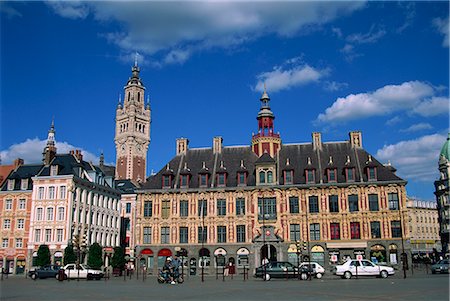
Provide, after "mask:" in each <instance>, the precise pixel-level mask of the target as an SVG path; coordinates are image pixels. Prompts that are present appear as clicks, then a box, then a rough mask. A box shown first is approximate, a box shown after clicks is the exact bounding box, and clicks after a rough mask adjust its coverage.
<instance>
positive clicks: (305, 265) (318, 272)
mask: <svg viewBox="0 0 450 301" xmlns="http://www.w3.org/2000/svg"><path fill="white" fill-rule="evenodd" d="M298 268H299V270H300V271H302V274H301V277H302V279H303V280H305V279H306V278H308V274H307V273H308V272H309V271H310V272H311V274H312V276H315V277H316V278H317V279H320V278H322V276H323V274H324V273H325V269H324V268H323V267H322V266H321V265H320V264H318V263H317V262H314V261H311V262H302V263H301V264H300V265H299V266H298ZM308 269H309V270H308Z"/></svg>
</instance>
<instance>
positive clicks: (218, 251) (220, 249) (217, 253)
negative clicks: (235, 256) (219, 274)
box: [214, 248, 227, 256]
mask: <svg viewBox="0 0 450 301" xmlns="http://www.w3.org/2000/svg"><path fill="white" fill-rule="evenodd" d="M218 255H222V256H225V255H227V251H226V250H225V249H224V248H218V249H216V250H215V251H214V256H218Z"/></svg>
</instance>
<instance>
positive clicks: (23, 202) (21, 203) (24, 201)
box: [19, 199, 27, 210]
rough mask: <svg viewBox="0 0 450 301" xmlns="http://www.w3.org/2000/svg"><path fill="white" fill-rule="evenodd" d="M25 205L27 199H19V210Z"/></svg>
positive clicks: (23, 208)
mask: <svg viewBox="0 0 450 301" xmlns="http://www.w3.org/2000/svg"><path fill="white" fill-rule="evenodd" d="M26 205H27V201H26V200H25V199H20V200H19V210H25V208H26Z"/></svg>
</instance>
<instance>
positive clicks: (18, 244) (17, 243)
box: [16, 238, 23, 248]
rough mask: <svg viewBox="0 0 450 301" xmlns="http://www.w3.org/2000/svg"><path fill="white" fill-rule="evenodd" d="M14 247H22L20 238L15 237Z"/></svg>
mask: <svg viewBox="0 0 450 301" xmlns="http://www.w3.org/2000/svg"><path fill="white" fill-rule="evenodd" d="M16 248H23V240H22V238H16Z"/></svg>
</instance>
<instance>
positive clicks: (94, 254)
mask: <svg viewBox="0 0 450 301" xmlns="http://www.w3.org/2000/svg"><path fill="white" fill-rule="evenodd" d="M87 264H88V266H90V267H92V268H94V269H100V268H101V266H102V265H103V256H102V247H101V246H100V245H99V244H98V243H96V242H94V243H93V244H92V245H91V246H90V247H89V254H88V261H87Z"/></svg>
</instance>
